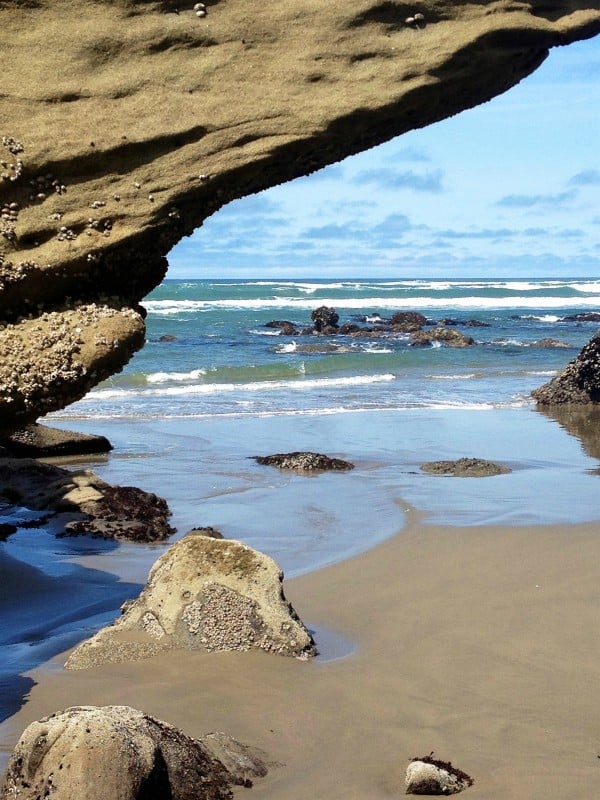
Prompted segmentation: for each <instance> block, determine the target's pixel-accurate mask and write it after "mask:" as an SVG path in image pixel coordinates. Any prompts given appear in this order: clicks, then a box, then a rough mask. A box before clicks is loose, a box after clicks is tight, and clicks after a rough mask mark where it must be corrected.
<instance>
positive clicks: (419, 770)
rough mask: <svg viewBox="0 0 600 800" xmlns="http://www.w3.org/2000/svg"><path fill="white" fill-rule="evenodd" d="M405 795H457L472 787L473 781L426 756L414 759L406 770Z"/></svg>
mask: <svg viewBox="0 0 600 800" xmlns="http://www.w3.org/2000/svg"><path fill="white" fill-rule="evenodd" d="M405 784H406V794H418V795H449V794H458V793H459V792H462V791H463V790H464V789H468V788H469V786H472V785H473V779H472V778H471V777H470V776H469V775H467V774H466V772H463V771H462V770H459V769H456V767H453V766H452V764H451V763H449V762H445V761H438V760H437V759H434V758H431V756H426V757H425V758H423V759H414V760H413V761H411V762H410V764H409V765H408V767H407V769H406V779H405Z"/></svg>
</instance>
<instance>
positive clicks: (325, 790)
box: [3, 513, 600, 800]
mask: <svg viewBox="0 0 600 800" xmlns="http://www.w3.org/2000/svg"><path fill="white" fill-rule="evenodd" d="M599 554H600V542H599V540H598V528H597V526H596V525H576V526H542V527H528V528H514V529H508V528H498V527H496V528H492V527H489V528H488V527H470V528H456V527H445V526H437V525H433V526H432V525H427V524H425V523H423V521H422V520H421V519H420V518H419V516H418V515H417V514H414V513H410V514H409V521H408V523H407V525H406V527H405V529H404V531H403V532H402V534H401V535H399V536H397V537H394V538H393V539H391V540H390V541H387V542H385V543H383V544H381V545H379V546H378V547H376V548H375V549H373V550H371V551H369V552H368V553H365V554H363V555H362V556H360V557H357V558H354V559H351V560H349V561H346V562H344V563H342V564H338V565H334V566H332V567H328V568H326V569H323V570H320V571H317V572H315V573H311V574H309V575H305V576H302V577H300V578H297V579H294V580H292V581H289V582H288V583H287V594H288V597H289V598H290V599H291V600H292V602H293V603H294V605H295V607H296V608H297V609H298V611H299V612H300V614H301V615H302V616H303V617H304V619H305V620H307V622H308V624H309V625H310V626H311V627H315V626H324V627H326V628H328V629H329V630H332V631H335V632H336V633H337V634H340V635H342V636H344V637H346V638H347V639H349V640H351V641H352V642H353V643H354V644H355V646H356V651H355V652H354V653H353V654H352V655H349V656H347V657H344V658H338V659H336V658H328V656H334V655H335V652H333V653H327V652H325V658H324V659H317V661H315V662H312V663H304V662H299V661H296V660H290V659H285V658H278V657H274V656H268V655H264V654H260V653H223V654H209V655H206V654H199V653H188V654H184V653H177V654H176V655H175V654H173V655H166V656H160V657H157V658H154V659H150V660H147V661H144V662H141V663H138V664H127V665H109V666H104V667H101V668H96V669H92V670H84V671H81V672H74V673H73V672H65V671H63V670H62V669H61V664H62V662H63V660H64V657H63V656H60V657H57V658H55V659H54V660H53V661H52V662H51V665H50V668H48V666H45V667H44V668H43V669H40V670H37V671H35V670H34V671H33V672H32V673H31V676H32V678H33V679H34V680H40V683H39V684H38V685H37V686H35V687H34V688H33V689H32V691H31V694H30V697H29V700H28V702H27V704H26V705H25V706H24V708H23V709H22V710H21V711H20V712H19V713H18V714H16V715H15V716H14V717H12V718H11V719H10V720H9V721H8V723H5V726H4V737H3V748H6V746H7V738H8V739H16V738H17V737H18V735H19V734H20V732H21V730H22V729H23V728H24V727H25V726H26V725H27V724H28V723H29V722H30V721H32V720H34V719H37V718H39V717H41V716H43V715H45V714H47V713H49V712H52V711H54V710H57V709H60V708H63V707H67V706H70V705H77V704H99V705H103V704H114V703H117V704H127V705H131V706H133V707H136V708H141V709H143V710H145V711H147V712H150V713H152V714H154V715H156V716H158V717H160V718H163V719H166V720H168V721H170V722H172V723H173V724H175V725H178V726H180V727H181V728H183V729H184V730H185V731H186V732H187V733H189V734H191V735H200V734H201V733H204V732H208V731H211V730H215V729H216V730H225V731H227V732H228V733H230V734H232V735H234V736H236V737H238V738H239V739H241V740H242V741H246V742H249V743H252V744H254V745H256V746H259V747H262V748H263V749H264V750H266V751H267V753H268V754H269V756H270V757H272V758H273V759H274V760H275V761H277V762H280V763H281V764H282V765H283V766H280V767H276V768H273V769H272V771H271V773H270V775H269V776H268V777H267V778H266V779H264V780H263V781H261V782H260V786H257V787H255V789H254V790H253V792H252V794H253V795H257V796H258V795H260V796H261V797H269V798H271V797H272V798H277V800H295V798H303V797H305V796H306V794H307V792H308V793H310V794H311V795H312V796H315V797H324V796H327V795H330V794H332V795H333V796H336V795H337V796H340V795H343V796H345V797H349V798H366V797H369V798H376V797H382V798H383V797H389V796H393V795H397V794H399V793H402V792H403V788H402V781H403V776H404V771H405V768H406V764H407V761H408V760H409V759H410V758H411V757H413V756H419V755H424V754H428V753H430V752H431V751H432V750H433V751H435V754H436V755H437V756H438V757H440V758H444V759H449V760H452V762H453V763H455V764H456V765H457V766H460V767H461V768H462V769H464V770H466V771H467V772H469V774H471V775H472V776H473V777H474V778H475V781H476V782H475V785H474V787H473V788H472V789H470V790H469V795H470V796H471V797H473V798H482V799H483V798H489V799H490V800H492V799H496V798H515V800H516V798H524V797H527V798H531V800H534V799H535V798H540V800H541V799H542V798H550V797H551V798H554V800H560V798H572V797H580V798H589V799H590V800H592V798H594V797H596V796H597V795H596V792H597V780H598V769H599V768H600V765H599V763H598V755H599V754H600V742H599V740H598V719H599V718H600V698H599V697H598V692H597V678H598V663H599V660H600V641H599V638H598V636H597V635H596V629H597V621H598V600H597V586H598V580H599V577H600V574H599V572H600V567H599V564H600V559H599V558H598V556H599ZM317 637H318V634H317Z"/></svg>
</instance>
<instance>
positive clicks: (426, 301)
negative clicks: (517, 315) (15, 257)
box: [142, 294, 600, 316]
mask: <svg viewBox="0 0 600 800" xmlns="http://www.w3.org/2000/svg"><path fill="white" fill-rule="evenodd" d="M316 302H318V303H319V305H324V306H332V307H333V308H336V309H342V308H343V309H354V310H364V309H366V310H368V311H371V312H372V311H373V310H374V309H377V310H381V309H386V310H388V311H393V310H406V309H410V310H422V309H438V308H451V309H452V308H461V309H478V308H479V309H495V308H497V309H518V308H521V309H523V308H526V309H556V308H580V307H584V306H585V307H590V308H600V294H599V295H597V296H595V297H524V296H519V297H479V296H471V297H394V298H390V297H361V298H355V297H354V298H353V297H331V298H320V299H319V300H318V301H316ZM142 304H143V305H144V306H145V308H146V309H147V311H148V313H150V314H154V315H158V316H171V315H174V314H185V313H189V312H199V311H210V310H213V309H240V310H242V309H243V310H248V309H250V310H260V309H271V308H272V309H281V308H288V309H299V310H302V311H310V310H313V309H314V308H315V300H308V299H306V298H297V297H279V298H272V297H271V298H261V299H259V298H256V299H246V300H238V299H231V298H230V299H221V300H146V301H143V303H142Z"/></svg>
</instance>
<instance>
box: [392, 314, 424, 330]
mask: <svg viewBox="0 0 600 800" xmlns="http://www.w3.org/2000/svg"><path fill="white" fill-rule="evenodd" d="M390 325H391V326H392V328H393V329H394V330H395V331H398V332H400V333H411V332H412V331H417V330H419V329H420V328H422V327H423V325H427V317H425V316H423V314H419V312H418V311H398V312H397V313H396V314H394V315H393V316H392V318H391V319H390Z"/></svg>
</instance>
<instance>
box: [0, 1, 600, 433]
mask: <svg viewBox="0 0 600 800" xmlns="http://www.w3.org/2000/svg"><path fill="white" fill-rule="evenodd" d="M416 9H417V10H418V13H419V15H420V16H419V22H418V24H416V23H415V19H416V18H415V16H414V13H415V10H416ZM82 19H84V20H85V24H81V22H82ZM0 29H1V30H2V45H3V63H4V64H5V65H6V67H5V68H6V70H8V78H7V80H5V81H4V83H3V87H2V120H1V125H2V130H0V322H2V323H3V324H5V326H6V327H5V328H4V329H3V330H2V331H1V332H0V352H1V353H2V354H3V360H2V363H1V364H0V421H1V422H0V425H1V426H2V428H3V430H4V432H5V433H9V432H11V431H12V430H15V429H17V428H19V427H22V426H23V425H24V424H26V423H28V422H32V421H34V420H35V419H36V418H37V417H39V416H40V415H42V414H44V413H46V412H48V411H50V410H53V409H57V408H60V407H62V406H64V405H66V404H68V403H70V402H72V401H73V400H75V399H77V398H79V397H81V396H82V395H83V394H84V393H85V392H86V391H87V390H88V389H89V388H90V387H91V386H94V385H95V384H96V383H98V382H99V381H100V380H102V379H103V378H104V377H106V376H107V375H110V374H112V373H114V372H115V371H118V370H119V369H121V367H122V366H123V364H124V363H125V362H126V361H127V359H128V358H129V357H130V356H131V354H132V353H133V352H134V351H135V349H136V348H139V347H141V345H142V343H143V340H144V326H143V321H142V318H141V316H140V315H139V314H138V313H136V309H137V304H138V302H139V301H140V300H141V299H142V298H143V297H144V296H145V295H146V294H147V293H148V292H149V291H150V290H151V289H152V288H153V287H154V286H156V285H157V284H158V283H159V282H160V281H161V280H162V278H163V277H164V275H165V272H166V269H167V261H166V256H167V254H168V253H169V251H170V249H171V248H172V247H173V245H174V244H176V243H177V242H178V241H179V240H180V239H181V238H182V237H184V236H186V235H189V234H190V233H191V232H192V231H193V230H194V229H196V228H197V227H198V226H200V225H201V224H202V221H203V220H204V219H205V218H206V217H207V216H209V215H210V214H212V213H214V212H215V211H216V210H217V209H218V208H220V207H222V206H223V205H224V204H225V203H227V202H229V201H230V200H233V199H235V198H237V197H241V196H244V195H248V194H250V193H252V192H257V191H259V190H261V189H264V188H266V187H268V186H273V185H275V184H278V183H281V182H283V181H287V180H290V179H291V178H294V177H297V176H301V175H306V174H309V173H311V172H313V171H314V170H317V169H319V168H320V167H323V166H325V165H327V164H331V163H334V162H336V161H338V160H340V159H341V158H343V157H345V156H347V155H350V154H353V153H357V152H359V151H361V150H364V149H367V148H369V147H372V146H373V145H376V144H379V143H381V142H384V141H386V140H388V139H390V138H392V137H393V136H396V135H399V134H401V133H404V132H405V131H408V130H411V129H414V128H418V127H422V126H425V125H428V124H431V123H433V122H436V121H437V120H440V119H443V118H444V117H448V116H450V115H452V114H456V113H457V112H459V111H461V110H463V109H466V108H470V107H472V106H475V105H477V104H479V103H482V102H484V101H486V100H489V99H490V98H491V97H493V96H494V95H496V94H499V93H501V92H503V91H505V90H506V89H508V88H509V87H511V86H513V85H514V84H515V83H517V82H518V81H520V80H521V79H522V78H523V77H524V76H526V75H528V74H529V73H531V72H532V71H533V70H535V69H536V68H537V67H538V66H539V65H540V64H541V63H542V61H543V60H544V58H545V57H546V55H547V53H548V49H549V48H551V47H554V46H557V45H566V44H569V43H570V42H573V41H575V40H576V39H579V38H583V37H589V36H592V35H594V34H596V33H597V32H598V31H600V10H599V9H598V5H597V3H596V2H595V1H594V0H544V2H541V0H528V1H526V2H523V3H517V4H515V3H514V2H511V1H510V0H496V1H495V2H492V3H491V4H490V3H476V2H473V3H469V2H466V3H460V4H457V3H455V2H450V0H439V1H438V0H436V1H435V2H434V1H433V0H422V1H421V0H420V2H419V3H418V4H417V5H416V6H415V5H414V4H406V3H402V2H392V1H390V0H358V2H355V3H350V4H348V3H343V2H340V1H339V0H335V2H328V3H320V4H318V6H314V5H310V4H309V5H306V4H305V5H302V4H298V3H292V2H288V1H287V0H286V1H285V2H277V3H272V2H266V3H259V4H256V3H250V2H249V1H248V0H240V1H239V2H235V3H233V2H226V1H222V2H216V3H211V4H209V7H208V9H207V12H206V14H205V15H204V16H200V17H199V16H197V15H196V13H195V12H194V10H193V3H192V2H191V1H190V2H189V3H184V4H181V3H177V4H176V3H174V2H171V0H137V1H135V0H119V2H115V1H114V0H104V1H102V0H99V1H98V2H93V3H92V2H89V3H85V2H84V3H83V4H82V3H80V2H77V3H76V2H75V0H53V1H52V2H49V0H35V2H34V1H33V0H32V2H27V3H20V2H17V1H16V0H5V1H4V2H1V3H0ZM57 43H60V46H58V45H57ZM32 53H34V54H35V59H32Z"/></svg>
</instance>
